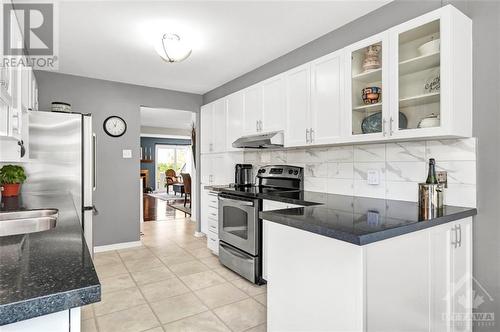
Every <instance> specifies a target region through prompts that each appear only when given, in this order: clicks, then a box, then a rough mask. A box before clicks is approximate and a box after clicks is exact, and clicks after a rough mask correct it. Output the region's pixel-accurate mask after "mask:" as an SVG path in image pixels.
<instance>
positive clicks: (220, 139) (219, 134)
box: [212, 98, 227, 152]
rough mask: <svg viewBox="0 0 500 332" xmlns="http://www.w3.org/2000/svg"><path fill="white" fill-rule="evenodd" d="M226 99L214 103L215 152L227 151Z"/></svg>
mask: <svg viewBox="0 0 500 332" xmlns="http://www.w3.org/2000/svg"><path fill="white" fill-rule="evenodd" d="M226 110H227V102H226V99H225V98H224V99H219V100H217V101H216V102H215V103H214V110H213V117H214V119H213V128H214V130H213V132H212V135H213V138H212V141H213V152H225V151H226V114H227V113H226Z"/></svg>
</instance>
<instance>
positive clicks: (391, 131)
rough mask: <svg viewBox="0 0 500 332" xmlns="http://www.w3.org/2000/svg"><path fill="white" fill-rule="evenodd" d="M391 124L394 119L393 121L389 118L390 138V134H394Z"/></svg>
mask: <svg viewBox="0 0 500 332" xmlns="http://www.w3.org/2000/svg"><path fill="white" fill-rule="evenodd" d="M393 122H394V119H393V118H392V116H391V118H390V120H389V135H390V136H392V134H393V133H394V130H392V123H393Z"/></svg>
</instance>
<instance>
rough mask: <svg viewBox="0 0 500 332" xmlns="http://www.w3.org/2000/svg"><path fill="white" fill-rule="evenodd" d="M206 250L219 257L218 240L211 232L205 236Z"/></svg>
mask: <svg viewBox="0 0 500 332" xmlns="http://www.w3.org/2000/svg"><path fill="white" fill-rule="evenodd" d="M207 248H208V249H210V250H211V251H212V252H213V253H214V254H216V255H219V238H218V237H217V235H215V233H213V232H211V231H209V232H208V234H207Z"/></svg>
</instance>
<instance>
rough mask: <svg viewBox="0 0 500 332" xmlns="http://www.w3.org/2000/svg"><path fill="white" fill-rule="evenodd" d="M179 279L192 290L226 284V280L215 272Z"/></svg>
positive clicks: (189, 275)
mask: <svg viewBox="0 0 500 332" xmlns="http://www.w3.org/2000/svg"><path fill="white" fill-rule="evenodd" d="M179 278H180V279H181V280H182V281H183V282H184V283H185V284H186V285H187V286H188V287H189V288H191V289H192V290H198V289H202V288H207V287H210V286H215V285H219V284H223V283H225V282H226V280H225V279H224V278H222V277H221V276H220V275H218V274H217V273H215V272H213V271H205V272H199V273H193V274H188V275H186V276H182V277H179Z"/></svg>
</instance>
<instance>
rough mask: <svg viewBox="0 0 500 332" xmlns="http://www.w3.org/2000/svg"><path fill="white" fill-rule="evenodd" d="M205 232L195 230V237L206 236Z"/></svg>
mask: <svg viewBox="0 0 500 332" xmlns="http://www.w3.org/2000/svg"><path fill="white" fill-rule="evenodd" d="M204 236H205V233H203V232H194V237H204Z"/></svg>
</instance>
